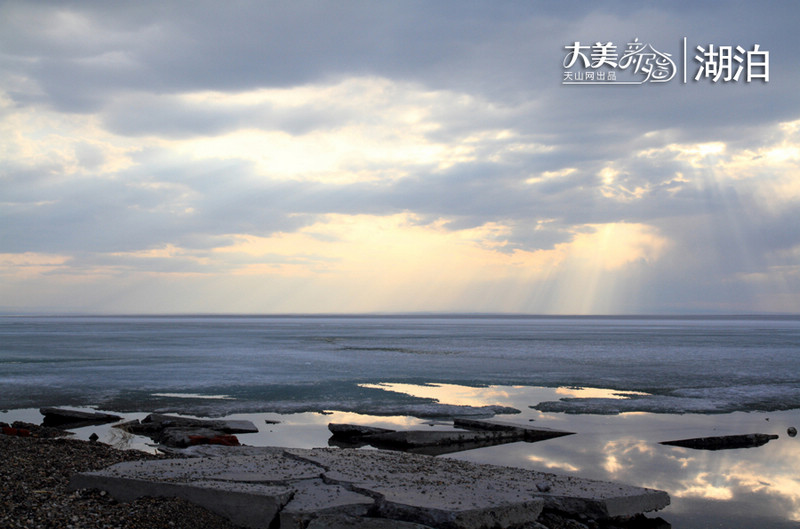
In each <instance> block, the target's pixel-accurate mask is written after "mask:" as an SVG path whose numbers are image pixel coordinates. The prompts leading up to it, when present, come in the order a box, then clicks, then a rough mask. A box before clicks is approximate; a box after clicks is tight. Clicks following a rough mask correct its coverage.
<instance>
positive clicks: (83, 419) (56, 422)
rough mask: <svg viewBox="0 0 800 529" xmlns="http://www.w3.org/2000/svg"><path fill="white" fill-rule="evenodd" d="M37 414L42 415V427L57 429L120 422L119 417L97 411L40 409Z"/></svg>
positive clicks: (120, 418)
mask: <svg viewBox="0 0 800 529" xmlns="http://www.w3.org/2000/svg"><path fill="white" fill-rule="evenodd" d="M39 413H41V414H42V415H44V420H43V421H42V425H44V426H56V427H59V428H80V427H83V426H91V425H95V424H105V423H109V422H116V421H121V420H122V417H120V416H119V415H112V414H110V413H103V412H99V411H95V412H89V411H79V410H65V409H63V408H40V409H39Z"/></svg>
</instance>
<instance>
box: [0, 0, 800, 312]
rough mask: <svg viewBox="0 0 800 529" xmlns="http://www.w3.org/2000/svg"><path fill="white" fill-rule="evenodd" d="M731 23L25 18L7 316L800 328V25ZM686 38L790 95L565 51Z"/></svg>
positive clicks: (3, 207) (0, 236)
mask: <svg viewBox="0 0 800 529" xmlns="http://www.w3.org/2000/svg"><path fill="white" fill-rule="evenodd" d="M706 9H707V8H705V7H703V6H694V5H686V6H680V8H678V6H675V7H673V6H671V5H665V6H659V7H658V8H642V7H640V6H636V5H631V6H629V8H628V9H620V8H615V7H598V6H595V7H593V8H592V10H591V11H585V10H584V9H578V8H571V7H569V6H557V7H553V6H551V5H543V4H537V3H535V2H534V3H532V4H530V5H528V4H525V5H515V6H509V7H508V8H507V9H496V8H495V7H494V6H490V5H489V4H488V3H487V4H485V5H481V4H476V5H470V6H464V5H462V4H452V5H450V6H449V7H448V8H447V9H444V8H442V7H441V6H403V7H402V8H401V7H400V5H395V4H376V5H370V6H365V5H362V4H350V3H344V4H338V5H336V6H335V7H333V6H330V5H320V6H316V7H315V8H314V9H309V7H308V6H304V5H299V4H298V5H289V4H286V5H277V4H275V5H270V6H269V7H267V6H263V5H259V4H255V3H254V4H247V3H245V4H242V5H239V6H237V7H235V8H231V7H227V8H225V9H222V8H221V7H220V6H217V5H216V4H214V3H208V4H204V3H202V2H201V3H199V4H198V5H197V6H196V8H195V9H193V10H192V11H191V12H181V10H180V9H177V8H175V7H174V6H173V7H169V6H164V5H162V4H150V3H147V2H145V3H143V4H142V3H137V4H128V5H115V6H104V7H103V8H100V7H99V6H96V5H94V4H75V5H69V6H58V7H53V6H51V5H49V4H47V3H42V4H30V3H25V2H13V1H12V2H6V3H4V4H2V6H0V15H1V16H0V20H1V21H2V22H0V138H2V140H0V217H2V218H0V254H1V255H2V256H3V257H2V259H0V274H2V276H3V277H4V282H3V283H2V284H0V299H3V300H4V302H3V306H5V307H7V308H8V310H17V309H23V310H37V307H47V310H64V311H69V310H87V311H95V310H97V311H106V310H108V311H128V310H136V311H139V312H142V311H143V312H147V311H149V308H148V303H149V302H152V300H153V299H156V300H158V302H157V303H155V304H157V305H158V307H156V308H154V309H153V310H154V311H159V312H163V311H171V310H174V311H182V312H186V311H192V310H205V311H221V312H228V311H229V312H243V311H264V312H279V311H293V312H323V311H324V312H330V311H335V312H353V311H356V312H357V311H367V310H368V311H373V310H376V311H407V310H455V311H477V312H491V311H518V312H535V313H563V312H568V313H607V312H619V311H622V312H648V313H653V312H656V313H658V312H695V311H698V310H700V311H707V310H711V311H720V312H730V311H768V312H775V311H789V312H796V311H800V304H798V302H797V301H795V300H797V299H800V281H799V280H798V276H799V275H800V274H798V264H797V263H798V260H797V259H798V255H800V250H798V248H800V238H798V237H800V236H798V233H797V230H796V229H795V228H794V227H795V226H797V223H798V222H800V217H799V216H800V213H798V212H800V208H798V205H800V184H798V182H800V180H798V178H797V172H798V160H800V154H799V153H800V132H799V131H800V98H798V97H797V95H796V90H795V86H796V83H797V81H798V80H800V79H798V78H797V77H798V74H797V72H796V68H794V66H793V65H791V64H790V63H787V62H785V59H784V56H785V54H783V55H782V54H781V53H777V50H786V49H794V47H795V46H796V44H797V42H796V40H797V37H796V31H795V29H794V27H793V26H792V25H791V23H790V22H789V21H790V20H791V16H788V15H787V13H786V12H784V11H783V10H782V9H779V8H778V7H775V8H773V9H772V10H769V11H768V12H767V10H763V9H757V8H756V7H752V6H738V7H737V8H736V9H730V10H725V12H724V13H715V16H722V17H723V18H724V20H721V21H720V24H719V27H720V28H725V29H724V30H720V31H722V32H723V33H722V34H719V35H717V34H714V35H710V34H708V32H707V28H706V27H705V26H704V25H703V24H701V23H700V22H699V21H702V20H705V19H706V17H705V15H706V14H707V13H706ZM684 10H686V11H685V12H684ZM790 12H791V11H790ZM791 13H792V14H793V12H791ZM665 20H669V21H670V24H669V25H664V24H663V21H665ZM743 20H746V21H747V24H746V25H745V24H744V23H743V22H742V21H743ZM301 21H302V23H301ZM678 26H680V27H681V28H682V31H683V32H684V33H686V32H688V33H691V32H693V31H694V32H696V33H698V34H703V35H708V36H707V38H709V39H712V38H719V39H720V42H723V41H724V42H725V43H732V42H735V43H740V42H739V41H740V40H742V41H743V40H747V41H748V42H741V44H743V45H745V46H749V45H750V44H751V42H750V40H753V39H755V40H757V41H759V42H760V43H761V45H762V48H765V49H772V50H775V51H776V53H773V55H772V58H773V60H774V62H773V64H772V65H771V72H772V80H771V81H770V83H754V84H751V85H745V84H743V83H740V86H722V85H713V84H711V82H710V81H709V82H705V83H695V84H688V85H680V84H678V83H675V84H673V85H669V86H661V87H624V89H623V87H566V86H561V85H560V84H559V83H560V74H561V72H560V70H559V68H560V65H561V61H562V60H563V47H564V45H565V44H566V43H569V42H574V41H575V40H582V41H586V42H588V39H592V38H601V37H602V38H603V39H619V38H622V39H629V38H630V34H631V33H635V34H637V35H639V36H640V37H641V38H643V39H655V40H658V39H664V42H671V41H670V39H676V38H678V37H680V35H678V34H675V35H672V34H666V33H665V29H664V28H665V27H678ZM597 27H602V28H608V32H609V35H605V36H603V35H598V36H594V33H595V32H596V29H595V30H592V36H589V35H587V32H589V29H588V28H597ZM618 33H624V36H618ZM78 35H80V36H81V37H80V38H78ZM704 38H706V37H704ZM659 45H661V41H660V40H659ZM651 88H654V89H652V90H651ZM656 89H658V91H657V92H656ZM78 285H80V286H78ZM100 292H103V293H105V295H100V294H99V293H100ZM148 295H149V296H151V298H150V301H148V297H147V296H148ZM0 310H3V307H0Z"/></svg>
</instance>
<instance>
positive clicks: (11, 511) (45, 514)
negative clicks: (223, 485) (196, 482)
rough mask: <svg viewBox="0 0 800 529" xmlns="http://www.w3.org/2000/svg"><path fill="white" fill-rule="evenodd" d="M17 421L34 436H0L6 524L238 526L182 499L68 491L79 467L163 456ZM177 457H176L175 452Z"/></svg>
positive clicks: (125, 528) (0, 504)
mask: <svg viewBox="0 0 800 529" xmlns="http://www.w3.org/2000/svg"><path fill="white" fill-rule="evenodd" d="M12 426H14V427H17V428H24V429H26V430H29V431H30V436H28V437H20V436H17V435H0V527H3V528H8V529H12V528H22V527H24V528H42V529H46V528H53V529H55V528H59V529H64V528H66V529H81V528H87V529H94V528H104V529H115V528H120V529H138V528H142V529H144V528H147V529H158V528H162V527H163V528H170V529H205V528H208V529H211V528H214V529H229V528H230V529H233V528H236V527H237V526H235V525H233V524H231V523H230V522H229V521H228V520H226V519H225V518H222V517H220V516H218V515H216V514H213V513H211V512H209V511H206V510H205V509H202V508H200V507H198V506H196V505H194V504H192V503H189V502H186V501H183V500H179V499H165V498H142V499H139V500H136V501H133V502H130V503H119V502H117V501H115V500H114V499H112V498H111V497H110V496H109V495H108V494H106V493H105V492H101V491H98V490H79V491H68V490H67V484H68V482H69V477H70V476H71V475H72V474H75V473H78V472H87V471H90V470H100V469H101V468H104V467H107V466H109V465H113V464H115V463H120V462H122V461H133V460H140V459H158V458H160V457H164V456H158V455H153V454H148V453H145V452H140V451H137V450H117V449H114V448H112V447H110V446H108V445H104V444H101V443H91V442H86V441H79V440H73V439H66V438H58V437H54V435H56V434H57V433H60V432H59V431H58V430H54V429H52V428H41V427H39V426H35V425H31V424H19V423H14V424H13V425H12ZM171 457H174V456H171Z"/></svg>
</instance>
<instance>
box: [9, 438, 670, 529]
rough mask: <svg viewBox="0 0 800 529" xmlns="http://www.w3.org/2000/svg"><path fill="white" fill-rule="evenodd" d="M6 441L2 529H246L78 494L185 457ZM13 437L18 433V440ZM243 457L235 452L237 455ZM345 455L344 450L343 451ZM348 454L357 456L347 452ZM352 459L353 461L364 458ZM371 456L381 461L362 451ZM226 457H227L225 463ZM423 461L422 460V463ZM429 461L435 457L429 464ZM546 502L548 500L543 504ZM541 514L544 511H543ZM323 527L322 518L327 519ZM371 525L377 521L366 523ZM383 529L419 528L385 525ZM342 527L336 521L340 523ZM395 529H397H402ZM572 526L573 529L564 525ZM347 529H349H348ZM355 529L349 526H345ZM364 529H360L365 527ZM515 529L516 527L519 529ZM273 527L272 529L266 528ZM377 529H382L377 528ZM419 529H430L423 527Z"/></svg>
mask: <svg viewBox="0 0 800 529" xmlns="http://www.w3.org/2000/svg"><path fill="white" fill-rule="evenodd" d="M11 426H13V428H8V427H6V428H5V431H4V434H3V435H0V452H2V453H3V454H4V461H3V464H2V465H0V482H1V483H2V493H3V494H2V497H3V498H4V499H3V501H2V503H0V526H2V527H8V528H33V527H42V526H44V527H51V526H55V527H88V528H95V527H97V528H100V527H104V528H105V527H125V528H133V529H139V528H150V527H171V528H173V527H174V528H178V529H183V528H195V529H205V528H212V527H213V528H219V529H235V528H236V527H239V526H238V525H235V524H233V523H232V522H230V521H229V520H227V519H225V518H223V517H221V516H219V515H217V514H214V513H213V512H211V511H208V510H206V509H205V508H203V507H202V506H198V505H196V504H195V503H189V502H187V501H185V500H182V499H177V498H159V497H144V498H138V499H135V500H133V501H130V502H125V503H120V502H117V501H116V500H114V499H113V498H112V495H111V494H108V493H107V492H105V491H104V490H97V489H94V488H90V489H84V488H79V489H78V490H72V489H74V487H71V486H70V481H71V479H72V477H73V476H75V475H77V474H82V473H86V472H93V471H99V470H103V469H106V468H107V467H109V466H111V465H115V464H118V463H122V462H132V461H136V462H142V461H158V460H164V459H173V460H174V458H175V457H178V458H179V459H182V456H181V455H180V454H175V453H170V454H168V455H164V454H148V453H145V452H141V451H138V450H118V449H116V448H113V447H110V446H108V445H105V444H103V443H100V442H96V441H94V442H93V441H84V440H80V439H71V438H69V436H68V435H65V434H63V432H61V431H60V430H59V429H58V428H53V427H45V426H39V425H35V424H31V423H22V422H15V423H13V424H12V425H11ZM12 430H13V433H12ZM236 452H237V450H236V449H233V450H232V451H231V452H228V453H227V454H228V455H235V454H236ZM337 452H338V450H337ZM346 452H350V451H349V450H346ZM357 452H359V451H353V452H351V453H357ZM362 453H363V454H365V455H368V454H376V452H374V451H363V452H362ZM226 457H227V455H222V456H220V458H222V459H224V458H226ZM417 457H419V456H417ZM422 457H423V458H427V457H429V456H422ZM537 501H539V502H541V500H537ZM540 509H541V507H540ZM538 512H539V511H536V517H537V518H536V520H537V525H536V527H537V528H539V529H558V528H561V527H565V526H569V527H576V528H577V527H583V528H587V529H589V528H591V529H606V528H607V529H618V528H630V529H639V528H655V527H658V528H665V527H667V528H668V527H669V525H668V524H665V523H664V522H663V520H661V519H659V518H655V519H653V518H647V517H645V516H643V515H635V516H629V517H624V518H614V519H601V520H595V519H593V518H591V517H587V516H586V515H584V514H577V515H567V514H565V513H559V512H556V511H546V512H542V514H541V515H539V514H538ZM321 519H322V518H321ZM342 519H343V520H347V523H350V521H352V520H349V518H348V517H346V516H343V517H342ZM366 520H374V519H372V518H367V519H366ZM378 520H383V522H381V523H384V522H385V523H386V525H380V527H395V526H397V527H409V528H410V527H417V525H412V524H408V525H405V524H403V523H397V522H391V521H389V520H386V519H378ZM338 521H340V520H338V519H337V522H338ZM369 524H371V522H368V525H365V526H364V527H365V528H367V527H372V525H369ZM395 524H396V525H395ZM565 524H566V525H565ZM344 526H345V525H343V527H344ZM346 526H347V527H349V525H346ZM359 526H360V525H359ZM515 526H516V525H515ZM265 527H266V525H265ZM376 527H377V526H376ZM418 527H420V528H422V527H427V526H422V525H420V526H418Z"/></svg>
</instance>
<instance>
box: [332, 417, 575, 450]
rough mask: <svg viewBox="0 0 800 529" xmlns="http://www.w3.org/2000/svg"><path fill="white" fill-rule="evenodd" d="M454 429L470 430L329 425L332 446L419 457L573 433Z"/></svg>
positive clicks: (478, 425)
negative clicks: (401, 452) (392, 452)
mask: <svg viewBox="0 0 800 529" xmlns="http://www.w3.org/2000/svg"><path fill="white" fill-rule="evenodd" d="M453 424H454V426H456V427H460V428H466V430H452V431H443V430H399V431H398V430H389V429H386V428H375V427H372V426H360V425H355V424H336V423H330V424H328V429H329V430H330V431H331V432H332V433H333V437H332V438H331V441H329V444H331V445H334V446H339V447H342V448H355V447H359V446H363V445H365V444H369V445H371V446H374V447H375V448H383V449H388V450H402V451H407V452H412V453H415V454H425V455H440V454H448V453H452V452H460V451H463V450H472V449H475V448H482V447H486V446H494V445H498V444H504V443H513V442H517V441H527V442H533V441H541V440H544V439H551V438H553V437H561V436H563V435H571V434H572V432H564V431H561V430H551V429H548V428H535V427H532V426H528V425H520V424H514V423H504V422H501V421H488V420H476V419H455V420H454V421H453Z"/></svg>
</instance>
